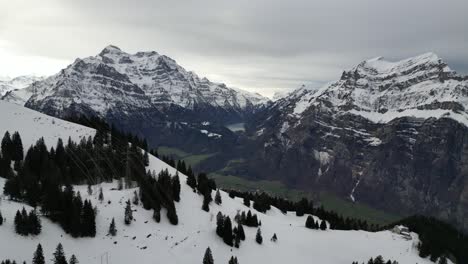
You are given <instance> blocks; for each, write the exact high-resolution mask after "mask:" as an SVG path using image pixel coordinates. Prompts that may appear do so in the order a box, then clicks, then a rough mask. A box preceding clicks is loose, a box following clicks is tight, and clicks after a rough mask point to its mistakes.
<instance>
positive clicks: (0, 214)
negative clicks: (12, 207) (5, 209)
mask: <svg viewBox="0 0 468 264" xmlns="http://www.w3.org/2000/svg"><path fill="white" fill-rule="evenodd" d="M1 225H3V216H2V212H1V211H0V226H1Z"/></svg>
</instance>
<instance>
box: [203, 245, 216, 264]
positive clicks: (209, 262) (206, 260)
mask: <svg viewBox="0 0 468 264" xmlns="http://www.w3.org/2000/svg"><path fill="white" fill-rule="evenodd" d="M203 264H214V260H213V255H212V254H211V249H210V248H209V247H208V248H207V249H206V251H205V256H204V257H203Z"/></svg>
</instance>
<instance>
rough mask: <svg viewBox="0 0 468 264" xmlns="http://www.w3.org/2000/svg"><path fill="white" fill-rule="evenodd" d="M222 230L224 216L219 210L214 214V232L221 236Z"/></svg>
mask: <svg viewBox="0 0 468 264" xmlns="http://www.w3.org/2000/svg"><path fill="white" fill-rule="evenodd" d="M223 232H224V216H223V214H222V213H221V212H218V214H217V215H216V234H218V236H220V237H223V234H224V233H223Z"/></svg>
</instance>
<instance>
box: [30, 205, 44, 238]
mask: <svg viewBox="0 0 468 264" xmlns="http://www.w3.org/2000/svg"><path fill="white" fill-rule="evenodd" d="M27 221H28V226H29V233H30V234H32V235H39V234H40V233H41V230H42V225H41V220H40V219H39V217H38V216H37V214H36V210H32V211H31V212H29V216H28V220H27Z"/></svg>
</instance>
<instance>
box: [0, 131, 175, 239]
mask: <svg viewBox="0 0 468 264" xmlns="http://www.w3.org/2000/svg"><path fill="white" fill-rule="evenodd" d="M113 132H114V131H111V133H109V134H107V133H103V132H100V131H97V132H96V135H95V137H94V138H92V137H88V138H87V139H84V138H83V139H82V140H81V141H80V142H79V143H75V142H73V141H72V140H71V139H70V138H69V139H68V143H67V144H66V145H64V143H63V141H62V139H58V142H57V144H56V146H55V147H53V148H50V150H49V149H48V148H47V146H46V145H45V142H44V139H43V138H41V139H39V140H38V141H37V142H36V143H35V144H34V145H32V146H31V147H30V148H29V149H28V151H27V152H26V155H25V156H24V157H23V156H22V155H20V154H19V153H20V152H22V149H23V146H22V143H21V137H20V135H19V133H17V132H15V133H14V134H13V138H12V137H10V134H9V133H8V132H6V133H5V136H4V137H3V139H2V144H1V155H0V172H1V173H2V174H1V175H4V176H6V178H7V181H6V183H5V186H4V193H5V195H8V196H9V197H10V198H11V199H14V200H18V201H24V202H26V203H28V204H29V205H31V206H33V207H37V206H40V207H41V212H42V213H43V214H44V215H45V216H47V217H49V218H50V219H51V220H52V221H54V222H58V223H59V224H60V225H61V226H62V227H63V229H64V230H65V231H66V232H68V233H70V234H71V235H73V236H94V235H95V233H96V230H95V215H96V213H97V212H96V210H95V209H94V207H93V205H92V204H91V201H87V200H85V201H82V199H81V195H80V193H79V192H75V191H74V190H73V186H72V184H85V183H87V184H90V185H91V184H98V183H101V182H104V181H105V182H110V181H112V180H114V179H119V180H121V179H124V182H125V187H127V188H131V187H135V186H134V185H135V183H137V185H139V186H143V188H141V189H140V195H141V196H142V201H143V202H144V206H145V208H146V209H154V210H155V211H158V212H159V211H160V209H161V207H165V208H166V209H167V211H168V213H167V215H168V217H169V219H170V222H171V223H172V224H177V223H178V221H177V214H176V209H175V206H174V200H175V198H174V193H173V192H172V191H171V190H172V188H167V183H166V182H167V180H166V178H167V177H165V176H161V177H160V179H161V180H158V181H156V180H154V178H153V176H154V174H153V173H150V172H147V171H146V168H145V166H147V165H148V162H149V161H148V158H149V157H148V153H147V152H146V151H142V150H141V149H140V148H138V147H137V146H136V145H135V144H128V143H127V142H126V141H125V140H127V138H126V137H124V136H122V134H121V133H119V132H115V133H113ZM20 150H21V151H20ZM12 162H13V163H14V166H13V168H11V163H12ZM169 178H170V176H169ZM163 180H164V181H163ZM171 183H172V182H171ZM63 187H65V188H63Z"/></svg>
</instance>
